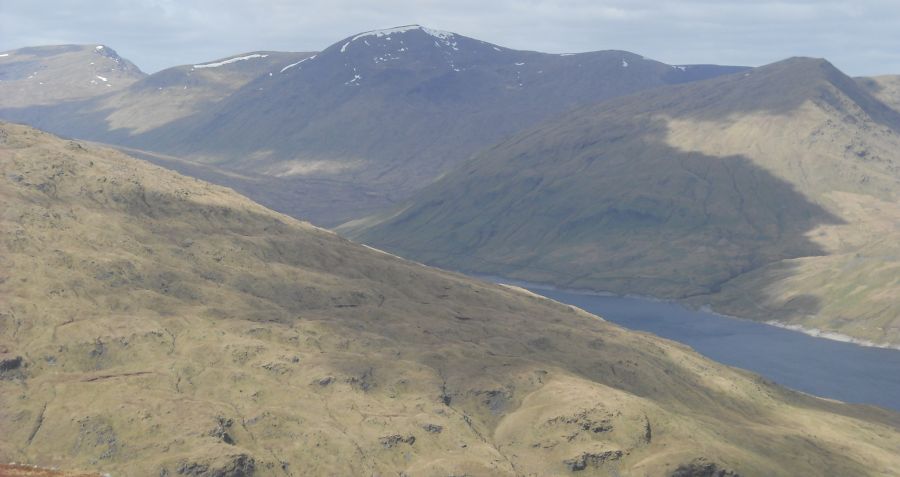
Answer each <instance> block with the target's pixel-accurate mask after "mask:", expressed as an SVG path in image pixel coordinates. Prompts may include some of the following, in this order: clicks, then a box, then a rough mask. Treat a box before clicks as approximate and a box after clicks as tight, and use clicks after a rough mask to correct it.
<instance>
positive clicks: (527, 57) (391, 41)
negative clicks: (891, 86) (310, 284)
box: [0, 25, 742, 225]
mask: <svg viewBox="0 0 900 477" xmlns="http://www.w3.org/2000/svg"><path fill="white" fill-rule="evenodd" d="M738 70H742V68H736V67H722V66H711V65H687V66H670V65H666V64H663V63H660V62H657V61H652V60H649V59H645V58H643V57H641V56H639V55H636V54H634V53H629V52H623V51H599V52H591V53H581V54H565V55H558V54H546V53H537V52H531V51H517V50H511V49H507V48H502V47H499V46H496V45H492V44H490V43H486V42H483V41H479V40H476V39H472V38H467V37H465V36H462V35H458V34H455V33H449V32H443V31H437V30H433V29H429V28H425V27H421V26H417V25H413V26H405V27H398V28H392V29H387V30H376V31H371V32H365V33H360V34H358V35H354V36H351V37H348V38H345V39H343V40H341V41H339V42H337V43H335V44H333V45H332V46H330V47H328V48H326V49H324V50H323V51H322V52H320V53H318V54H317V55H316V56H314V57H311V58H309V59H307V60H305V61H300V60H296V61H291V62H290V63H287V62H283V63H282V64H280V65H278V66H274V67H273V68H272V69H270V70H269V71H268V73H270V74H261V75H260V76H259V77H258V78H256V79H255V80H254V81H252V82H250V83H248V84H246V85H245V86H243V87H242V88H240V89H239V90H237V91H236V92H234V93H233V94H231V95H230V96H228V97H227V98H225V99H223V100H222V101H219V102H217V103H215V104H214V105H205V106H204V107H203V108H198V112H197V113H196V114H192V115H189V116H186V117H181V118H180V119H177V120H175V119H174V118H171V120H170V118H169V116H164V117H165V118H166V121H167V122H165V123H164V124H161V123H163V121H159V120H156V117H157V115H156V114H151V113H153V111H154V110H153V109H150V110H148V112H147V114H148V115H150V117H151V118H153V119H152V120H147V119H140V118H139V117H138V116H134V114H137V113H140V109H139V108H136V109H135V110H134V112H128V113H125V114H126V115H128V116H129V117H132V118H133V119H132V121H136V122H138V123H141V124H152V125H154V127H153V128H152V129H140V130H137V131H136V130H134V129H131V130H128V131H127V134H126V133H125V132H126V130H124V129H121V127H122V126H126V125H127V123H124V122H121V121H115V120H114V119H113V116H116V115H121V113H118V112H117V111H116V108H115V105H113V108H112V110H111V114H112V116H109V115H108V114H109V113H107V114H106V115H101V116H99V117H95V115H92V114H89V115H88V117H85V115H83V114H79V113H80V112H81V111H84V110H88V111H92V110H96V109H102V110H104V111H105V110H106V109H107V106H100V107H94V108H92V107H87V108H84V107H79V108H74V109H73V108H68V109H67V110H66V111H64V112H61V111H56V110H28V111H24V110H2V111H0V117H4V118H7V119H10V120H15V121H20V122H27V123H29V124H32V125H36V126H38V127H41V128H45V129H47V130H50V131H52V132H56V133H60V134H64V135H66V136H71V137H79V138H84V139H90V140H96V141H101V142H106V143H112V144H117V145H122V146H127V147H131V148H136V149H141V150H145V151H150V152H152V153H162V154H165V155H170V156H176V157H181V158H184V159H188V160H191V161H192V162H195V163H202V164H204V165H207V166H216V167H219V168H226V169H227V170H230V171H232V172H236V173H238V174H252V175H263V176H265V177H271V178H277V179H280V181H276V182H275V187H277V186H278V184H281V183H282V182H284V181H287V182H288V183H289V184H295V187H296V188H302V187H305V186H307V184H308V181H320V183H322V182H324V183H326V184H328V185H329V186H330V187H331V189H329V191H331V192H330V193H326V194H325V197H324V198H321V199H318V198H317V197H319V196H316V195H307V196H304V200H303V201H301V202H300V203H299V204H297V203H275V204H271V203H270V205H273V206H275V207H276V208H278V209H279V210H282V211H289V210H291V209H290V208H296V207H301V209H300V210H298V211H297V212H296V215H297V216H301V217H304V218H311V219H313V220H314V221H316V222H317V223H322V224H327V225H333V224H338V223H341V222H343V221H346V220H348V219H350V218H355V217H359V216H361V214H359V213H358V210H357V209H359V203H358V202H354V203H349V204H344V203H335V202H333V201H331V200H330V199H328V197H331V196H335V195H337V196H349V195H353V194H354V192H355V191H357V190H367V191H371V193H370V194H368V196H367V198H366V200H365V201H366V202H367V203H368V204H369V208H370V209H383V208H384V207H386V206H389V205H391V204H392V203H394V202H396V201H398V200H400V199H403V198H406V197H408V196H409V194H410V193H411V192H412V191H414V190H417V189H418V188H420V187H422V186H424V185H427V184H429V183H430V182H432V181H433V180H434V179H435V178H437V177H438V176H439V175H440V174H442V173H444V172H446V171H448V170H449V169H450V168H451V167H452V166H453V165H455V164H457V163H459V162H460V161H462V160H465V159H466V158H468V157H469V156H470V155H471V154H472V153H474V152H476V151H477V150H479V149H481V148H482V147H486V146H488V145H490V144H493V143H495V142H497V141H499V140H501V139H503V138H505V137H506V136H508V135H510V134H512V133H515V132H518V131H520V130H522V129H523V128H527V127H531V126H534V125H536V124H538V123H539V122H540V121H542V120H544V119H547V118H549V117H552V116H554V115H556V114H559V113H562V112H564V111H566V110H569V109H572V108H574V107H578V106H582V105H584V104H588V103H593V102H596V101H600V100H604V99H608V98H611V97H615V96H621V95H624V94H629V93H633V92H636V91H640V90H644V89H648V88H653V87H657V86H661V85H666V84H672V83H681V82H688V81H694V80H698V79H703V78H709V77H712V76H716V75H720V74H724V73H730V72H734V71H738ZM117 103H118V102H117ZM117 128H119V129H117ZM210 178H211V177H210ZM251 189H252V188H251ZM251 189H247V190H245V192H247V193H252V190H251ZM269 189H271V187H269ZM254 198H256V196H254ZM260 199H262V198H260Z"/></svg>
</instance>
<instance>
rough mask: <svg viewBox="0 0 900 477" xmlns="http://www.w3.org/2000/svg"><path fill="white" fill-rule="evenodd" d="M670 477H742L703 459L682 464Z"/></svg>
mask: <svg viewBox="0 0 900 477" xmlns="http://www.w3.org/2000/svg"><path fill="white" fill-rule="evenodd" d="M669 477H741V476H740V474H738V473H737V472H735V471H733V470H728V469H722V468H719V466H718V464H716V463H715V462H710V461H708V460H706V459H705V458H703V457H700V458H697V459H694V460H693V461H691V462H690V463H688V464H681V465H679V466H678V468H677V469H675V471H674V472H672V473H671V474H669Z"/></svg>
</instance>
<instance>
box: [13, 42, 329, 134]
mask: <svg viewBox="0 0 900 477" xmlns="http://www.w3.org/2000/svg"><path fill="white" fill-rule="evenodd" d="M98 51H111V50H109V49H104V50H98ZM311 55H312V53H286V52H275V51H256V52H250V53H243V54H239V55H234V56H230V57H227V58H222V59H218V60H214V61H209V62H205V63H200V64H196V65H183V66H176V67H172V68H168V69H165V70H162V71H160V72H157V73H154V74H152V75H149V76H145V77H143V78H141V79H140V80H138V81H135V82H132V83H131V84H129V85H127V87H122V88H117V91H115V92H113V93H110V92H108V91H106V92H104V93H106V94H103V95H102V96H95V97H90V98H86V99H83V100H81V101H66V102H63V103H52V104H41V105H38V106H36V107H26V108H10V109H6V110H3V113H2V114H3V115H4V116H6V117H9V118H13V119H17V120H20V121H24V122H28V123H31V124H35V125H38V126H41V127H44V128H47V129H55V130H65V131H66V132H67V133H68V134H70V135H72V136H82V137H92V138H95V139H102V140H105V141H107V142H116V143H122V144H125V143H128V142H129V138H131V137H133V136H135V135H138V134H140V133H143V132H147V131H150V130H153V129H155V128H158V127H160V126H162V125H165V124H168V123H170V122H172V121H175V120H177V119H181V118H184V117H188V116H191V115H193V114H197V113H199V112H201V111H204V110H206V109H209V108H210V107H211V106H212V105H214V104H215V103H217V102H219V101H221V100H223V99H224V98H226V97H228V96H229V95H230V94H232V93H234V92H235V91H237V90H238V89H240V88H241V87H242V86H244V85H246V84H247V83H249V82H250V81H252V80H254V79H256V78H257V77H259V76H262V75H265V74H267V73H269V72H271V71H272V70H273V69H277V68H280V67H281V66H282V65H284V64H287V63H289V62H293V61H299V60H302V59H305V58H308V57H309V56H311Z"/></svg>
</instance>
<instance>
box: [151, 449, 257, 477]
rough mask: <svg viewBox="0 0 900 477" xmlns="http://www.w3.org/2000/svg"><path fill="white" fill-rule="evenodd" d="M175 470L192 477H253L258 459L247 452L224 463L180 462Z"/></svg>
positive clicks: (164, 473)
mask: <svg viewBox="0 0 900 477" xmlns="http://www.w3.org/2000/svg"><path fill="white" fill-rule="evenodd" d="M175 472H176V473H177V474H178V475H184V476H190V477H253V475H254V473H255V472H256V460H255V459H254V458H253V457H251V456H249V455H247V454H236V455H231V456H228V457H227V461H226V462H225V463H222V464H213V463H206V462H188V461H185V462H181V463H179V464H178V467H177V468H176V470H175ZM160 475H168V471H167V470H165V469H163V471H161V472H160Z"/></svg>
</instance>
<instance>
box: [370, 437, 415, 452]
mask: <svg viewBox="0 0 900 477" xmlns="http://www.w3.org/2000/svg"><path fill="white" fill-rule="evenodd" d="M378 442H380V443H381V446H382V447H384V448H385V449H390V448H392V447H395V446H397V445H400V444H409V445H413V444H415V443H416V436H413V435H409V436H406V437H403V436H401V435H400V434H394V435H391V436H384V437H380V438H379V439H378Z"/></svg>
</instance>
